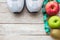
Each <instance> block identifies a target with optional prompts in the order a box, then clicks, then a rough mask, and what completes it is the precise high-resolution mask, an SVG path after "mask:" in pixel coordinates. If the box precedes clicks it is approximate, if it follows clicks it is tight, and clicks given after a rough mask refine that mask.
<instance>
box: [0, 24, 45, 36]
mask: <svg viewBox="0 0 60 40" xmlns="http://www.w3.org/2000/svg"><path fill="white" fill-rule="evenodd" d="M0 29H1V31H0V33H3V34H6V35H8V34H19V35H33V36H34V35H38V36H39V35H46V33H45V30H44V24H0Z"/></svg>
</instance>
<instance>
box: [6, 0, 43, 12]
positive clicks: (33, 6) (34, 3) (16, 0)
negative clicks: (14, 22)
mask: <svg viewBox="0 0 60 40" xmlns="http://www.w3.org/2000/svg"><path fill="white" fill-rule="evenodd" d="M43 1H44V0H7V4H8V7H9V9H10V10H11V12H21V11H22V10H23V8H24V3H26V7H27V9H28V11H29V12H38V11H39V10H40V9H41V7H42V4H43Z"/></svg>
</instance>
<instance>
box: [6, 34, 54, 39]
mask: <svg viewBox="0 0 60 40" xmlns="http://www.w3.org/2000/svg"><path fill="white" fill-rule="evenodd" d="M5 40H53V38H51V37H50V36H19V35H14V36H13V35H10V36H6V37H5Z"/></svg>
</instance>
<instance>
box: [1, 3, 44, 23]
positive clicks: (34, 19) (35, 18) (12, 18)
mask: <svg viewBox="0 0 60 40" xmlns="http://www.w3.org/2000/svg"><path fill="white" fill-rule="evenodd" d="M0 5H1V6H0V23H43V15H42V13H41V12H39V13H37V14H36V15H33V14H32V13H29V12H28V11H27V10H26V8H25V9H24V11H23V12H22V13H20V14H18V15H17V14H14V13H11V12H10V11H9V10H8V8H7V5H6V3H0Z"/></svg>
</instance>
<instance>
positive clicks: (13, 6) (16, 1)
mask: <svg viewBox="0 0 60 40" xmlns="http://www.w3.org/2000/svg"><path fill="white" fill-rule="evenodd" d="M7 4H8V7H9V9H10V11H11V12H21V11H22V10H23V7H24V0H7Z"/></svg>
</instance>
